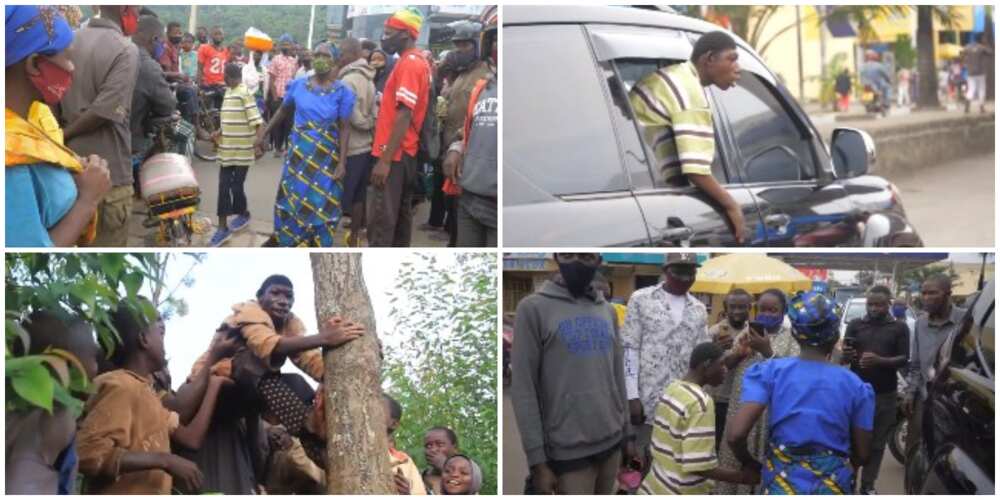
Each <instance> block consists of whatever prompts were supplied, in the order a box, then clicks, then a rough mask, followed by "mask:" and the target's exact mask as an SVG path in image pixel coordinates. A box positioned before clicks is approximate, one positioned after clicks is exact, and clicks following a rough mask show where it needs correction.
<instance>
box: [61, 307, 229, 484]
mask: <svg viewBox="0 0 1000 500" xmlns="http://www.w3.org/2000/svg"><path fill="white" fill-rule="evenodd" d="M112 322H113V324H114V326H115V329H116V330H117V331H118V334H119V336H120V337H121V345H120V346H118V348H117V350H116V351H115V353H114V360H113V362H114V364H115V366H117V367H118V369H116V370H112V371H109V372H107V373H104V374H102V375H99V376H98V377H97V378H96V379H94V383H95V388H94V393H93V395H92V396H91V398H90V400H89V401H87V405H86V407H85V409H84V412H85V415H86V416H85V417H84V419H83V421H82V422H81V425H80V432H79V434H78V441H77V445H78V447H79V455H80V471H81V472H82V473H83V474H85V475H87V476H88V479H89V483H88V488H87V490H88V491H87V493H93V494H170V493H171V492H172V490H173V482H174V480H175V479H176V480H177V481H178V482H179V485H180V489H182V490H183V491H186V492H196V491H198V490H199V489H200V488H201V481H202V474H201V471H199V470H198V467H197V466H196V465H195V464H194V463H193V462H191V461H189V460H186V459H184V458H181V457H179V456H177V455H172V454H171V453H170V440H171V438H173V439H174V440H175V441H177V442H178V443H181V444H184V445H185V446H188V447H192V448H197V447H198V446H200V443H201V440H202V439H203V437H204V433H205V430H206V429H207V427H208V420H209V419H210V417H211V412H212V411H213V410H214V402H215V398H216V396H217V395H218V390H219V387H220V386H221V378H220V379H214V380H212V381H209V379H208V371H207V370H204V371H203V372H204V373H202V374H200V375H199V379H200V380H199V381H200V382H202V383H201V384H199V386H200V387H204V389H202V391H203V392H202V394H201V395H199V396H200V399H204V401H203V403H207V404H203V405H202V406H203V408H202V409H201V410H199V413H198V415H197V416H196V417H195V418H193V419H192V420H191V422H189V424H195V423H200V425H189V426H184V427H182V426H181V419H180V416H179V415H178V414H177V413H175V412H173V411H170V410H168V409H167V408H166V407H164V405H163V403H162V402H161V398H160V395H158V394H157V393H156V391H155V390H154V389H153V373H154V372H157V371H159V370H162V369H163V368H164V367H166V363H167V362H166V358H165V353H164V349H163V335H164V325H163V320H162V318H160V317H158V316H157V317H156V318H155V319H154V320H153V321H152V322H149V321H147V320H145V319H144V318H142V313H140V312H138V311H134V310H132V309H131V308H130V307H128V306H127V305H124V304H123V305H120V306H119V307H118V309H117V310H116V311H115V312H114V313H113V314H112ZM234 348H235V344H234V343H233V342H213V344H212V348H211V349H210V351H209V359H210V360H213V361H215V360H219V359H222V358H224V357H226V356H228V355H230V354H231V352H232V351H233V350H234Z"/></svg>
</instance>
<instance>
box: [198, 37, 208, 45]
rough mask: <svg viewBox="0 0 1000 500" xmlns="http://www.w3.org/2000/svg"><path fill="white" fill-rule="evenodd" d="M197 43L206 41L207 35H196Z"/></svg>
mask: <svg viewBox="0 0 1000 500" xmlns="http://www.w3.org/2000/svg"><path fill="white" fill-rule="evenodd" d="M198 43H208V35H198Z"/></svg>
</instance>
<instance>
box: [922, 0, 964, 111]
mask: <svg viewBox="0 0 1000 500" xmlns="http://www.w3.org/2000/svg"><path fill="white" fill-rule="evenodd" d="M916 9H917V107H918V108H939V107H941V102H940V101H939V100H938V81H937V67H936V66H935V64H934V42H935V41H934V22H935V20H937V23H938V24H940V25H942V26H945V27H950V26H954V25H955V24H956V23H957V21H958V11H957V9H956V7H955V6H948V5H918V6H917V7H916Z"/></svg>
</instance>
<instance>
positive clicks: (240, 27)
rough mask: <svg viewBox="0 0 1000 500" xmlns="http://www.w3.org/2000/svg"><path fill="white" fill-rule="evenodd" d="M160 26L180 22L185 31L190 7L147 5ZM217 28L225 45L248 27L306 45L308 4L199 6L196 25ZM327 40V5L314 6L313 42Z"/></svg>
mask: <svg viewBox="0 0 1000 500" xmlns="http://www.w3.org/2000/svg"><path fill="white" fill-rule="evenodd" d="M148 8H150V9H152V10H153V11H154V12H156V15H158V16H160V19H162V20H163V24H164V25H166V23H168V22H170V21H177V22H179V23H181V27H182V29H184V30H185V31H187V27H188V17H189V16H190V15H191V6H190V5H150V6H148ZM215 25H219V26H222V29H223V30H224V31H225V33H226V42H227V43H228V42H230V41H233V40H238V39H242V38H243V33H244V32H246V30H247V28H249V27H250V26H253V27H254V28H257V29H259V30H262V31H263V32H265V33H267V34H268V35H270V36H271V38H274V39H276V40H277V38H278V37H279V36H281V34H282V33H288V34H290V35H292V36H293V37H295V41H297V42H299V43H301V44H302V45H305V43H306V38H307V37H308V36H309V6H308V5H199V6H198V26H205V27H207V28H211V27H212V26H215ZM325 38H326V6H319V5H318V6H316V25H315V27H314V28H313V42H314V43H315V42H316V41H318V40H323V39H325Z"/></svg>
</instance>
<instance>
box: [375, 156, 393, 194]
mask: <svg viewBox="0 0 1000 500" xmlns="http://www.w3.org/2000/svg"><path fill="white" fill-rule="evenodd" d="M371 180H372V186H375V187H376V188H377V189H384V188H385V184H386V182H387V181H388V180H389V159H388V158H386V157H385V155H383V156H382V157H381V158H379V159H378V161H377V162H376V163H375V168H373V169H372V179H371Z"/></svg>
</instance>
